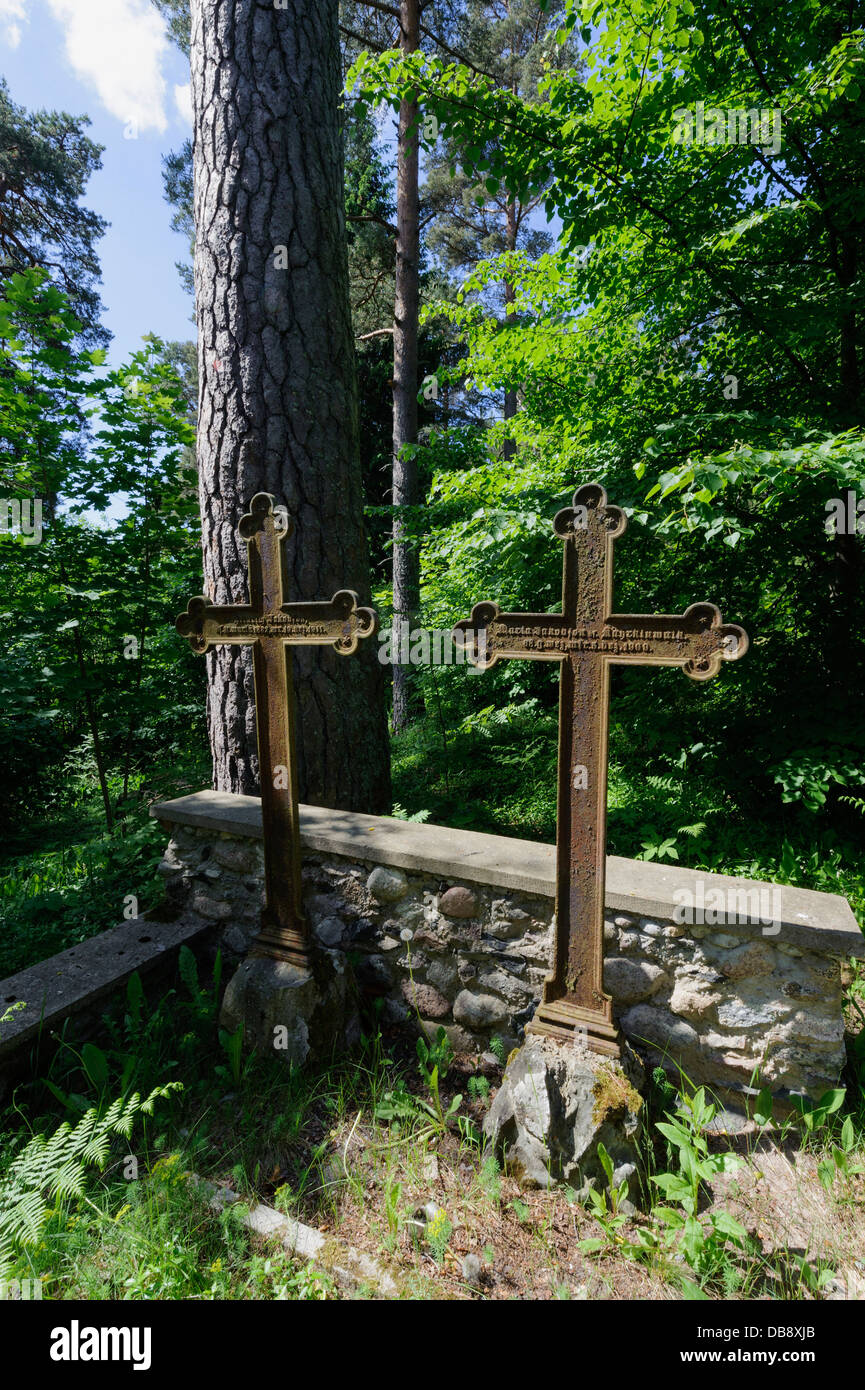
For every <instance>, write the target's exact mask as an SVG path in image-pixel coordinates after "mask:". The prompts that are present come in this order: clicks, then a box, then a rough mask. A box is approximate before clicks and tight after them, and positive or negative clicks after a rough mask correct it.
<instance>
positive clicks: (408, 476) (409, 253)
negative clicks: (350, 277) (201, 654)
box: [393, 0, 420, 732]
mask: <svg viewBox="0 0 865 1390" xmlns="http://www.w3.org/2000/svg"><path fill="white" fill-rule="evenodd" d="M400 24H401V36H400V47H401V49H402V51H403V52H404V53H413V52H414V51H415V49H416V48H417V47H418V44H419V41H420V28H419V25H420V8H419V3H418V0H400ZM417 122H418V107H417V105H416V104H415V103H413V102H408V101H403V102H401V103H400V108H399V150H398V154H397V175H396V209H397V211H396V223H397V240H396V288H395V295H394V332H393V504H394V507H413V506H416V505H417V500H418V497H417V490H418V489H417V465H416V463H415V461H414V459H404V458H401V457H400V452H401V450H402V447H403V445H404V444H414V443H416V442H417V416H418V409H417V392H418V379H417V374H418V310H419V303H420V281H419V269H420V267H419V260H420V230H419V223H420V206H419V202H418V143H419V141H418V131H417ZM405 529H406V528H405V523H404V521H403V519H402V517H401V516H400V514H399V512H398V511H397V512H395V513H394V522H393V542H394V544H393V616H394V631H395V633H399V632H400V631H401V630H403V625H404V624H408V625H409V626H410V625H411V624H412V622H413V620H414V619H415V617H416V615H417V611H418V607H419V603H420V560H419V555H418V551H417V547H416V546H415V545H412V544H410V543H406V542H405V541H404V539H403V537H404V536H405ZM394 646H395V648H397V649H398V644H397V643H395V644H394ZM410 682H411V674H410V668H409V667H408V666H401V665H399V663H398V662H397V663H395V664H394V667H393V727H394V730H395V731H396V732H399V731H400V730H401V729H404V728H405V727H406V726H407V725H408V723H409V721H410V717H411V704H412V693H413V692H412V690H411V683H410Z"/></svg>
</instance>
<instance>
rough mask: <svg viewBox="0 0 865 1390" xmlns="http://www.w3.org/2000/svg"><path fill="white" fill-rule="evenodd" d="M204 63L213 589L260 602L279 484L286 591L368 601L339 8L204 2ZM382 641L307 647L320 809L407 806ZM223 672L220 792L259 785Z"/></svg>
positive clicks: (205, 530)
mask: <svg viewBox="0 0 865 1390" xmlns="http://www.w3.org/2000/svg"><path fill="white" fill-rule="evenodd" d="M191 61H192V92H193V108H194V113H195V226H196V243H195V291H196V313H197V320H198V363H199V381H200V387H199V421H198V426H199V427H198V442H197V453H198V466H199V480H200V481H199V493H200V501H201V515H202V537H203V550H204V578H205V590H204V591H205V593H206V594H207V595H208V596H209V597H210V598H212V599H213V600H214V601H215V602H217V603H225V602H234V603H238V602H245V601H246V599H247V572H246V547H245V546H244V545H243V543H242V542H238V538H237V524H238V521H239V519H240V517H241V516H242V515H243V513H244V511H246V509H247V508H248V505H249V502H250V499H251V497H252V496H253V494H254V493H256V492H258V491H266V492H272V493H274V494H275V495H276V497H277V499H278V500H279V501H280V502H283V503H285V504H286V505H287V507H288V509H289V511H290V512H291V513H292V514H293V516H294V518H295V523H296V531H295V535H294V537H293V538H292V539H291V540H290V541H289V542H288V543H287V544H288V546H289V550H288V568H289V583H290V592H289V594H288V595H287V597H288V598H289V599H326V598H330V596H331V594H332V593H333V592H334V591H335V590H336V589H340V588H351V589H356V590H358V591H359V593H360V595H361V600H362V601H368V596H369V588H368V585H369V577H368V557H367V549H366V539H365V534H364V527H363V498H362V492H361V473H360V464H359V458H358V449H357V446H358V439H357V400H356V385H355V373H354V344H353V341H352V330H351V318H350V311H349V298H348V269H347V260H346V241H345V228H344V204H343V160H342V133H341V128H340V116H339V93H340V85H341V82H340V64H339V43H338V30H337V0H287V3H286V4H285V5H284V6H283V7H281V8H277V7H276V6H274V5H270V4H262V3H261V0H192V55H191ZM377 645H378V644H377V643H376V642H374V641H373V642H364V643H361V647H360V650H359V651H358V652H356V653H355V654H354V655H352V656H351V657H339V656H337V655H336V653H335V652H333V651H331V650H330V649H328V648H310V647H307V648H296V649H295V660H294V673H295V686H296V691H297V714H298V750H299V783H300V794H301V797H302V799H304V800H306V801H309V802H312V803H314V804H316V805H326V806H334V807H343V808H349V809H357V810H366V811H371V812H372V811H381V810H387V809H388V808H389V801H390V770H389V758H388V746H387V728H386V721H385V714H384V709H385V705H384V685H383V680H382V675H383V668H382V666H381V665H380V663H379V662H378V660H377ZM206 659H207V661H208V727H209V733H210V743H211V749H212V753H213V779H214V786H215V787H216V788H217V789H218V790H226V791H235V792H255V791H257V789H258V785H257V784H258V767H257V757H256V753H255V709H254V700H253V687H252V663H251V659H250V654H249V650H248V649H245V648H239V647H220V648H217V649H216V650H215V651H211V652H209V653H208V656H207V658H206Z"/></svg>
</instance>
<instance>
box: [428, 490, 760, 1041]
mask: <svg viewBox="0 0 865 1390" xmlns="http://www.w3.org/2000/svg"><path fill="white" fill-rule="evenodd" d="M626 526H627V520H626V517H625V515H624V512H622V510H621V509H620V508H619V507H614V506H610V505H609V504H608V502H607V494H606V492H605V491H604V489H603V488H602V487H600V486H599V485H598V484H595V483H590V484H586V485H585V486H583V487H580V488H578V489H577V491H576V492H575V493H574V501H573V506H571V507H566V508H565V509H564V510H563V511H561V512H559V513H558V515H557V516H556V518H555V520H554V521H553V529H554V530H555V532H556V535H557V536H559V537H560V539H561V540H563V541H564V543H565V551H564V565H563V580H562V611H561V613H503V612H502V611H501V609H500V608H499V606H498V604H496V603H478V604H476V605H475V607H474V608H473V609H472V616H471V618H470V619H468V620H466V621H464V622H461V623H457V625H456V627H455V628H454V634H453V635H454V641H455V642H457V643H459V644H460V645H462V646H464V647H465V648H466V655H467V657H468V659H469V660H470V661H471V662H472V663H473V664H474V665H476V666H478V667H479V668H481V669H483V670H486V669H488V668H489V667H490V666H492V665H494V664H495V662H496V661H498V660H499V659H500V658H501V657H526V658H529V659H531V660H535V661H558V662H560V663H561V676H560V682H559V687H560V694H559V774H558V810H557V827H556V934H555V945H554V953H553V961H552V970H551V972H550V973H549V974H548V975H547V978H546V981H545V983H544V991H543V997H542V1000H541V1003H540V1005H539V1006H538V1009H537V1012H536V1014H535V1017H534V1019H533V1021H532V1023H531V1024H530V1025H529V1027H530V1030H531V1031H532V1032H534V1033H541V1034H546V1035H548V1036H552V1037H555V1038H559V1039H565V1040H573V1039H574V1037H575V1035H578V1036H582V1037H583V1038H584V1039H585V1041H586V1042H587V1043H588V1046H589V1047H590V1048H592V1049H593V1050H594V1051H596V1052H600V1053H603V1054H606V1055H607V1056H611V1057H615V1056H618V1055H619V1053H620V1046H619V1035H618V1031H617V1029H616V1027H615V1025H614V1023H613V1018H612V1002H611V999H610V997H609V996H608V995H607V994H605V993H604V983H603V970H604V878H605V867H606V820H607V730H608V716H609V692H610V666H611V665H612V664H613V663H615V664H617V665H619V664H623V665H650V666H681V667H683V669H684V671H685V674H686V675H688V676H690V677H691V678H692V679H693V680H698V681H704V680H708V679H709V678H710V677H711V676H714V675H717V673H718V670H719V668H720V665H721V662H722V661H734V660H736V659H737V658H738V657H740V656H744V654H745V652H746V651H747V648H748V638H747V636H746V634H745V632H744V630H743V629H742V628H741V627H738V626H737V625H736V624H735V623H722V621H721V613H720V611H719V609H718V608H716V607H715V605H714V604H712V603H694V604H692V605H691V606H690V608H688V609H687V610H686V611H685V612H684V613H683V614H681V616H678V615H677V616H668V615H661V614H652V615H644V614H635V613H613V612H611V608H612V598H613V542H614V541H615V540H616V538H617V537H618V536H621V535H622V533H623V532H624V530H625V527H626Z"/></svg>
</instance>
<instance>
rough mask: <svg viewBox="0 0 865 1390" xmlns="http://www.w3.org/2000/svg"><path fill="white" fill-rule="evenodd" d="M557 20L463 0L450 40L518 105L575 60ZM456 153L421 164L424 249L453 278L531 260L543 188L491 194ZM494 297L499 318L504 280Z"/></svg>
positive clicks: (438, 154) (439, 151)
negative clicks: (506, 261) (483, 265)
mask: <svg viewBox="0 0 865 1390" xmlns="http://www.w3.org/2000/svg"><path fill="white" fill-rule="evenodd" d="M563 19H564V7H563V5H561V4H558V5H548V6H547V8H546V10H544V9H542V8H541V6H540V5H539V4H538V0H466V3H465V4H464V6H463V13H462V14H461V15H460V17H459V21H458V24H457V30H456V35H455V39H456V42H457V44H458V46H459V50H460V52H461V53H463V54H464V55H465V58H466V59H467V60H468V61H469V62H471V63H472V64H473V65H474V67H475V69H476V71H477V72H479V73H483V74H486V75H487V76H488V77H490V78H491V79H492V80H493V81H494V82H495V84H496V86H497V87H500V88H501V89H502V90H504V91H509V92H512V93H513V94H514V95H518V96H520V97H522V99H523V100H528V101H531V100H537V95H538V82H539V79H540V78H541V77H542V76H543V74H544V73H545V72H546V71H549V70H550V69H551V68H553V67H556V68H559V69H561V68H564V67H573V65H574V64H575V62H576V54H575V51H574V47H573V44H572V43H570V42H568V43H563V44H559V45H557V44H556V43H555V41H554V35H555V32H556V30H557V29H558V28H559V26H560V25H561V23H562V21H563ZM460 153H461V152H460V150H459V149H458V147H457V146H456V144H455V143H454V141H453V140H450V141H446V140H441V141H439V142H438V144H437V145H436V146H435V147H434V148H433V149H432V150H430V151H429V153H428V155H427V158H426V161H425V164H426V179H425V182H424V187H423V189H422V192H421V199H422V221H423V222H424V223H429V232H428V233H427V236H426V241H427V245H428V247H429V249H430V251H431V253H432V254H433V255H434V256H435V257H436V258H437V259H438V261H439V262H440V263H441V264H442V266H443V267H444V268H445V269H446V270H447V271H450V272H456V273H458V274H459V273H461V272H462V273H465V272H466V271H468V270H473V269H474V267H475V266H476V265H477V263H478V261H480V260H483V259H485V258H486V257H489V256H499V255H502V254H503V253H507V252H513V251H517V250H522V251H525V252H526V254H527V255H529V256H531V257H532V258H535V257H537V256H539V255H541V254H542V253H543V252H544V251H548V250H549V249H550V247H551V245H552V237H551V236H550V234H549V232H547V231H546V230H545V229H544V228H542V227H538V226H537V225H534V224H533V222H532V214H533V212H534V211H535V209H536V208H538V206H539V205H540V204H541V203H542V202H543V200H544V196H545V190H544V189H543V188H535V189H534V190H533V191H532V192H531V194H529V195H528V196H527V197H525V198H519V197H517V196H515V195H514V194H513V193H512V192H510V191H508V190H507V189H506V188H503V187H501V186H500V187H499V188H497V189H496V190H495V191H494V192H491V191H490V190H489V189H488V188H487V186H486V181H485V179H484V177H483V175H482V174H481V176H480V177H479V176H478V174H477V172H473V175H472V174H470V173H469V172H468V171H467V170H466V168H465V167H462V168H460V167H458V161H459V156H460ZM489 153H490V152H489V151H486V154H487V159H488V160H489ZM501 292H502V307H503V308H504V315H505V320H506V321H507V320H508V319H512V318H513V315H514V313H515V298H516V296H515V291H514V282H513V279H512V278H511V277H508V276H506V277H505V279H504V280H503V281H502V284H501ZM516 413H517V389H516V387H515V386H510V385H509V386H507V387H506V388H505V391H504V394H503V416H504V419H505V420H511V419H513V417H514V416H515V415H516ZM514 448H515V446H514V441H513V439H512V438H510V437H506V438H505V440H504V444H503V455H504V457H505V458H506V459H507V458H512V457H513V454H514Z"/></svg>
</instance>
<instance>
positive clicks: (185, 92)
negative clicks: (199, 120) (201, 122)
mask: <svg viewBox="0 0 865 1390" xmlns="http://www.w3.org/2000/svg"><path fill="white" fill-rule="evenodd" d="M174 105H175V106H176V107H177V110H178V114H179V115H180V118H181V120H183V121H186V123H187V125H192V83H191V82H185V83H184V84H183V86H182V87H181V85H180V83H179V82H176V83H175V85H174Z"/></svg>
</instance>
